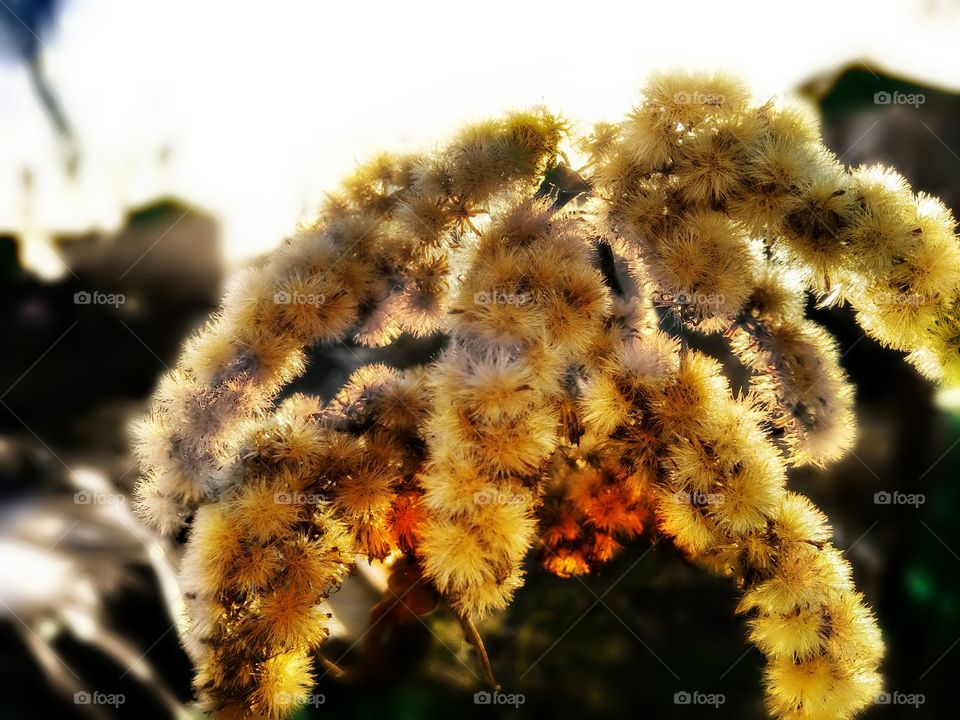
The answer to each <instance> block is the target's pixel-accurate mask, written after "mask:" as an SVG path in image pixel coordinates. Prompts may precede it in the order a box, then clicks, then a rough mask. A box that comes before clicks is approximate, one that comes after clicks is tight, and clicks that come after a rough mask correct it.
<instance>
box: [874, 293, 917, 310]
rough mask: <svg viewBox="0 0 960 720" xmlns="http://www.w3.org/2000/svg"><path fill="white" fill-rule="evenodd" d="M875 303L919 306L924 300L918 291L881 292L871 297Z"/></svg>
mask: <svg viewBox="0 0 960 720" xmlns="http://www.w3.org/2000/svg"><path fill="white" fill-rule="evenodd" d="M871 299H872V300H873V302H874V304H875V305H911V306H913V307H920V304H921V303H922V302H923V301H924V297H923V295H920V294H919V293H898V292H889V291H888V292H882V293H879V294H877V295H874V296H873V297H872V298H871Z"/></svg>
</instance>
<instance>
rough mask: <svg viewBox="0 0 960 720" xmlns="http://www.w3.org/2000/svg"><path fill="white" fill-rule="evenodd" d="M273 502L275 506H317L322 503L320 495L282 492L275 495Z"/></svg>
mask: <svg viewBox="0 0 960 720" xmlns="http://www.w3.org/2000/svg"><path fill="white" fill-rule="evenodd" d="M273 501H274V502H275V503H276V504H277V505H319V504H320V503H321V502H323V496H322V495H315V494H313V493H302V492H284V491H282V490H281V491H280V492H278V493H275V494H274V496H273Z"/></svg>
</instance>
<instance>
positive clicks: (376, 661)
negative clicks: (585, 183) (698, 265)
mask: <svg viewBox="0 0 960 720" xmlns="http://www.w3.org/2000/svg"><path fill="white" fill-rule="evenodd" d="M957 37H960V3H958V2H956V1H955V0H950V1H947V0H941V1H937V0H927V1H924V2H906V1H905V2H899V3H896V2H890V3H876V2H874V3H869V2H847V3H837V2H820V1H815V2H805V3H803V4H790V5H782V6H780V5H777V4H774V3H769V2H767V3H759V2H756V3H754V2H741V3H736V2H727V3H713V2H697V1H691V2H687V3H683V4H682V6H681V5H679V4H678V5H669V4H656V5H652V6H650V7H646V6H644V5H641V4H636V5H635V6H634V5H628V4H626V3H618V2H608V1H606V0H594V2H591V3H588V4H583V3H568V2H557V1H555V2H552V3H548V4H544V3H529V4H520V3H516V2H501V1H500V0H493V1H489V2H484V3H477V4H453V5H439V4H438V5H436V6H431V5H430V4H424V3H415V2H408V3H394V4H389V5H388V4H382V5H381V4H374V3H369V2H351V3H339V4H331V3H310V2H299V3H297V2H288V1H285V0H283V1H278V2H273V3H269V4H267V3H252V2H251V3H236V2H219V1H213V0H210V1H207V2H202V3H198V2H195V1H194V2H187V1H186V0H164V2H159V1H158V0H137V1H135V2H130V0H126V1H125V2H124V1H122V0H0V348H2V351H0V683H2V687H3V688H4V693H3V699H2V700H3V716H4V717H5V718H12V719H19V718H37V717H48V716H50V717H64V718H72V717H95V718H111V717H137V718H154V717H156V718H173V717H189V716H190V714H189V709H188V704H189V702H190V699H191V693H190V677H191V668H190V665H189V661H188V660H187V657H186V655H185V654H184V653H183V651H182V650H181V649H180V647H179V642H178V639H177V632H176V629H175V627H174V624H173V620H172V618H173V617H174V616H175V614H176V612H177V610H178V607H179V599H178V593H177V589H176V581H175V576H174V572H175V568H176V564H177V558H178V556H179V545H178V543H177V542H175V541H174V542H171V541H167V540H163V539H160V538H158V537H155V536H154V535H153V534H152V533H150V532H148V531H146V530H145V529H143V528H142V527H141V526H140V525H139V524H138V523H137V521H136V519H135V518H134V517H133V515H132V513H131V510H130V507H129V502H128V501H129V498H130V496H131V488H132V484H133V483H134V481H135V479H136V476H137V468H136V466H135V463H134V462H133V461H132V459H131V456H130V452H129V449H128V435H127V427H128V424H129V422H130V420H131V419H132V418H134V417H136V416H138V415H139V414H141V413H143V412H144V410H145V408H146V403H147V398H148V396H149V394H150V392H151V391H152V389H153V387H154V385H155V383H156V381H157V378H158V375H159V373H161V372H162V371H163V370H164V369H165V368H166V367H168V366H170V365H172V364H174V363H175V361H176V355H177V351H178V348H179V345H180V343H181V342H182V340H183V339H184V337H185V336H186V335H187V334H188V333H189V332H190V331H191V330H192V329H193V328H194V327H196V326H197V325H198V324H199V323H201V322H202V321H203V319H204V318H205V317H206V316H207V315H208V313H209V312H210V311H211V310H212V309H214V307H215V306H216V304H217V302H218V298H219V295H220V292H221V288H222V284H223V282H224V280H225V278H226V277H228V276H229V274H230V273H231V272H233V271H234V270H236V269H237V268H238V267H241V266H242V265H244V264H245V263H247V262H250V261H251V260H253V259H255V258H256V257H257V256H259V255H260V254H262V253H264V252H266V251H268V250H269V249H270V248H271V247H273V246H274V245H276V244H277V243H278V242H279V241H280V240H281V239H282V238H283V237H284V236H285V235H287V234H289V233H290V232H292V231H293V229H294V228H295V226H296V224H297V222H298V221H300V220H302V219H304V218H305V217H307V216H308V215H309V213H310V211H311V209H312V208H314V207H316V205H317V204H318V202H319V201H320V200H321V199H322V197H323V192H324V190H329V189H332V188H333V187H335V185H336V183H337V180H338V178H340V177H341V176H343V175H344V174H345V173H347V172H348V171H349V170H350V168H351V167H352V166H353V165H354V164H355V163H356V162H357V161H359V160H363V159H364V158H366V157H368V156H369V155H372V154H373V153H375V152H376V151H377V150H380V149H385V148H389V149H394V150H404V149H416V148H423V147H429V146H430V145H431V143H433V142H435V141H437V140H438V139H440V138H442V137H443V136H444V135H446V134H448V133H449V132H450V131H451V130H452V129H453V128H454V127H456V126H457V125H458V124H460V123H462V122H464V121H466V120H470V119H475V118H478V117H483V116H485V115H491V114H496V113H499V112H500V111H502V110H504V109H507V108H511V107H523V106H529V105H532V104H538V103H542V104H545V105H546V106H548V107H549V108H550V109H552V110H556V111H560V112H562V113H564V114H565V115H566V116H567V117H568V118H570V119H571V120H572V121H574V122H575V123H576V125H577V126H578V127H580V128H586V127H588V126H589V124H590V123H591V122H592V121H595V120H599V119H616V118H618V117H620V116H621V115H622V114H623V113H624V112H626V111H627V110H629V108H630V104H631V102H632V99H633V98H634V96H635V93H636V91H637V89H638V88H639V87H640V86H641V84H642V82H643V78H644V76H645V75H646V74H647V73H648V72H649V71H650V70H651V69H654V68H658V67H674V66H681V65H682V66H690V67H700V68H711V69H712V68H725V69H728V70H730V71H733V72H736V73H738V74H740V75H742V76H743V77H744V78H745V79H746V80H747V82H749V83H750V84H751V85H752V86H753V87H754V88H755V90H756V92H757V94H758V95H761V96H765V95H772V94H778V93H788V92H792V93H798V94H802V95H804V96H806V97H807V98H809V99H810V100H811V101H812V102H814V103H816V104H817V105H818V106H819V108H820V109H821V111H822V114H823V123H824V136H825V141H826V143H827V144H828V145H829V146H830V147H831V148H832V149H833V150H834V151H836V153H837V154H838V155H839V156H840V157H841V159H842V160H843V161H844V162H845V163H847V164H851V165H856V164H860V163H866V162H874V161H879V162H884V163H889V164H891V165H893V166H895V167H896V168H897V169H898V170H900V171H901V172H902V173H904V174H905V175H906V176H907V178H908V179H909V180H910V181H911V183H913V185H914V187H915V189H917V190H925V191H927V192H929V193H932V194H935V195H939V196H941V197H943V198H944V200H945V201H946V202H947V203H948V204H949V205H950V206H951V207H952V208H953V209H954V211H955V212H957V211H960V124H958V119H960V94H958V92H960V56H958V49H957V47H958V46H957V42H956V38H957ZM812 312H813V314H814V316H815V317H817V319H819V320H820V321H822V322H823V323H824V324H826V325H827V326H828V327H829V328H830V329H831V330H832V331H833V332H834V333H835V334H836V335H837V337H838V339H839V342H840V344H841V348H842V352H843V360H842V362H843V365H844V366H845V368H846V369H847V370H848V372H849V373H850V375H851V376H852V378H853V380H854V382H855V383H856V385H857V388H858V395H857V401H858V416H859V423H860V439H859V442H858V444H857V447H856V449H855V452H854V453H852V454H851V455H850V456H849V457H848V458H847V459H845V460H844V461H843V462H841V463H839V464H838V465H836V466H834V467H832V468H830V469H828V470H827V471H824V472H811V471H804V472H795V473H793V474H792V477H791V482H792V485H793V487H794V488H795V489H797V490H799V491H801V492H804V493H806V494H808V495H809V496H811V497H812V498H813V500H814V501H815V502H816V503H817V504H818V505H819V506H820V507H822V508H823V509H824V510H825V511H826V512H827V514H828V515H829V516H830V517H831V519H832V520H833V522H834V527H835V540H836V542H837V544H838V545H839V546H841V547H843V548H846V552H847V556H848V557H849V558H850V560H851V561H852V563H853V566H854V571H855V576H856V580H857V584H858V587H859V588H860V589H861V590H862V591H863V592H864V593H865V594H866V596H867V599H868V600H869V602H870V603H871V604H872V605H873V607H874V608H875V609H876V612H877V614H878V616H879V619H880V624H881V626H882V628H883V631H884V635H885V637H886V640H887V643H888V654H887V659H886V661H885V665H884V673H885V677H886V679H887V688H886V689H887V691H888V692H889V695H887V696H886V698H885V699H886V700H888V701H889V702H880V703H878V704H877V705H876V706H875V707H873V708H871V709H870V710H869V711H868V713H867V717H874V718H901V717H902V718H917V719H918V720H919V719H921V718H946V717H955V715H956V713H955V706H956V690H955V683H954V678H955V676H956V674H957V668H958V667H960V648H958V647H957V646H958V645H960V554H958V553H960V524H958V523H957V522H956V519H955V517H954V515H955V512H956V510H957V509H958V508H960V485H958V483H957V482H956V478H957V475H958V470H960V449H956V448H957V446H958V445H960V393H957V392H951V391H949V390H946V391H943V390H941V391H937V390H936V389H935V388H933V387H932V386H931V385H930V384H929V383H927V382H925V381H923V380H921V379H920V378H919V377H918V376H917V375H916V374H915V373H914V372H913V371H912V370H910V369H909V368H908V367H907V366H906V365H905V364H904V363H903V362H902V360H901V358H900V357H899V355H898V353H895V352H892V351H888V350H884V349H882V348H880V347H879V346H878V345H877V344H876V343H874V342H873V341H871V340H870V339H868V338H865V337H864V336H863V334H862V332H861V331H860V330H859V328H858V326H857V325H856V324H855V323H854V322H853V320H852V317H851V315H850V314H849V313H848V312H846V311H844V310H831V311H812ZM439 346H440V341H439V340H437V339H430V340H428V341H420V342H414V341H412V340H410V339H407V338H402V339H401V341H400V342H399V343H398V344H397V345H396V346H395V347H391V348H389V349H386V350H383V351H377V352H373V351H370V350H365V349H362V348H357V347H352V346H340V347H335V348H331V349H327V350H324V351H323V352H322V355H323V357H322V362H320V359H321V358H319V355H320V353H317V356H318V358H317V362H315V363H314V368H317V367H322V368H323V370H322V371H320V370H317V369H315V370H314V371H313V372H311V373H309V374H308V375H307V376H306V377H305V378H304V379H303V380H302V381H300V382H299V383H298V387H299V388H301V389H307V390H309V391H312V392H314V393H318V394H321V395H323V396H324V397H329V396H330V395H331V394H332V393H333V392H334V391H335V390H336V388H337V387H338V386H339V385H340V384H341V383H342V382H343V380H344V379H345V378H346V376H347V375H348V374H349V372H350V371H351V370H352V369H353V368H354V367H356V366H358V365H359V364H361V363H363V362H368V361H371V360H379V361H384V362H388V363H391V364H395V365H398V366H403V365H408V364H412V363H414V362H421V361H423V360H424V359H425V358H426V357H429V356H430V354H431V353H433V352H436V350H437V348H438V347H439ZM742 380H743V378H742V377H740V378H735V381H738V382H742ZM884 492H886V493H891V494H892V493H900V494H901V497H911V498H912V501H911V502H893V503H885V502H883V501H884V499H885V498H886V497H891V496H883V495H880V496H878V495H877V493H884ZM530 570H531V572H530V574H529V577H528V582H527V584H526V586H525V587H524V588H523V590H522V591H521V592H520V593H519V594H518V596H517V599H516V602H515V603H514V605H513V606H512V607H511V609H510V610H509V611H508V612H507V613H506V614H505V615H504V616H503V617H501V618H499V619H497V620H496V621H493V622H491V623H488V624H487V625H485V626H484V627H482V628H481V631H482V633H483V634H484V637H485V638H486V642H487V646H488V650H489V651H490V654H491V658H492V660H493V664H494V668H495V670H496V672H497V676H498V679H499V681H500V682H501V683H502V684H503V691H504V692H505V693H509V694H522V696H523V704H522V705H521V706H519V707H513V706H489V705H477V704H475V703H474V699H473V693H474V691H476V690H478V689H479V688H480V687H481V683H480V682H479V678H480V677H482V676H481V672H480V669H479V666H478V663H477V661H476V657H475V655H474V654H473V652H472V650H471V649H470V648H469V646H467V645H466V644H465V643H464V642H463V641H462V637H461V633H460V629H459V627H458V625H457V624H456V622H455V621H454V620H453V618H452V617H450V615H449V614H448V613H445V612H443V611H437V612H435V613H433V614H432V615H431V616H429V617H428V618H427V622H426V623H425V624H423V623H419V622H406V623H403V622H396V623H392V622H390V623H385V624H384V625H383V626H381V630H379V631H378V632H376V633H374V634H372V635H365V634H364V633H365V631H366V628H367V626H368V625H369V608H370V607H371V606H372V605H373V604H374V603H376V602H377V601H378V599H380V598H381V597H382V596H383V594H384V592H385V587H384V581H383V577H382V575H380V574H378V573H377V572H376V570H375V569H372V570H371V569H363V570H362V571H361V572H360V573H359V574H358V577H357V578H356V579H355V580H352V581H351V582H350V583H349V584H348V586H346V587H345V588H344V590H343V591H342V592H341V593H339V594H338V596H336V597H335V599H334V602H335V610H336V611H337V614H338V620H339V622H338V625H337V635H336V637H335V638H334V639H333V640H332V641H331V643H330V645H329V646H328V648H329V652H328V655H329V656H330V657H332V658H334V659H339V661H340V663H341V664H342V665H345V666H348V667H353V668H357V669H358V672H356V673H353V675H354V676H355V677H354V678H353V679H352V680H351V681H349V682H344V681H342V680H341V681H338V680H334V679H333V678H332V677H331V676H329V675H328V676H324V677H322V678H321V679H320V680H319V682H318V685H317V688H316V691H315V695H314V702H313V706H312V707H311V706H308V707H306V708H304V709H303V710H301V711H300V715H299V717H301V718H309V717H321V716H322V715H323V714H324V713H327V714H329V713H336V714H337V715H338V716H340V717H360V718H367V717H370V718H374V717H376V718H379V717H397V718H419V717H445V716H449V715H450V714H453V713H456V714H457V715H459V716H466V717H474V716H476V717H497V716H524V715H530V716H533V715H535V714H536V715H539V714H544V713H552V714H554V715H556V716H558V717H583V716H590V717H628V716H640V717H651V718H662V717H695V716H703V717H708V718H721V717H723V718H726V717H731V718H760V717H762V716H763V710H762V691H761V687H760V677H761V673H762V666H763V663H762V661H761V658H760V655H759V653H758V652H757V651H756V650H752V649H750V646H748V645H747V643H746V640H745V635H744V628H743V625H742V623H741V621H740V620H739V619H737V618H735V617H734V616H733V614H732V613H733V608H734V606H735V604H736V592H735V589H734V588H733V587H732V586H731V585H730V584H729V583H727V582H726V581H724V580H721V579H716V578H711V577H707V576H705V575H704V574H702V573H701V572H699V571H697V570H696V569H694V568H691V567H688V566H687V565H686V564H685V563H684V562H683V561H682V560H681V558H680V557H679V556H678V555H677V554H676V553H675V552H674V551H672V550H671V549H669V548H667V547H665V546H663V545H662V544H658V545H656V546H653V547H651V546H650V545H649V544H647V545H642V544H641V545H640V546H638V547H636V548H632V549H629V550H628V551H627V552H626V553H624V554H623V555H622V556H621V557H620V558H619V559H618V560H617V561H616V562H614V563H612V564H611V565H610V566H608V567H606V568H605V569H604V571H603V572H602V573H601V574H600V575H599V576H596V577H590V578H585V579H582V580H578V579H569V580H560V579H558V578H555V577H552V576H549V575H547V574H545V573H543V572H540V571H538V570H537V569H536V568H535V567H533V566H531V568H530ZM683 692H688V693H695V692H698V693H703V694H714V695H717V694H722V695H723V699H724V702H723V704H722V705H719V706H715V705H703V704H699V705H697V704H690V705H684V704H677V702H676V701H675V696H676V693H683ZM321 701H322V702H321Z"/></svg>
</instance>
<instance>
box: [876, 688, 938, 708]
mask: <svg viewBox="0 0 960 720" xmlns="http://www.w3.org/2000/svg"><path fill="white" fill-rule="evenodd" d="M926 701H927V698H926V697H925V696H924V694H923V693H902V692H897V691H896V690H894V691H893V692H882V693H880V694H879V695H877V697H876V700H874V702H875V703H876V704H877V705H910V706H912V707H915V708H918V707H920V706H921V705H923V704H924V703H925V702H926Z"/></svg>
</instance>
